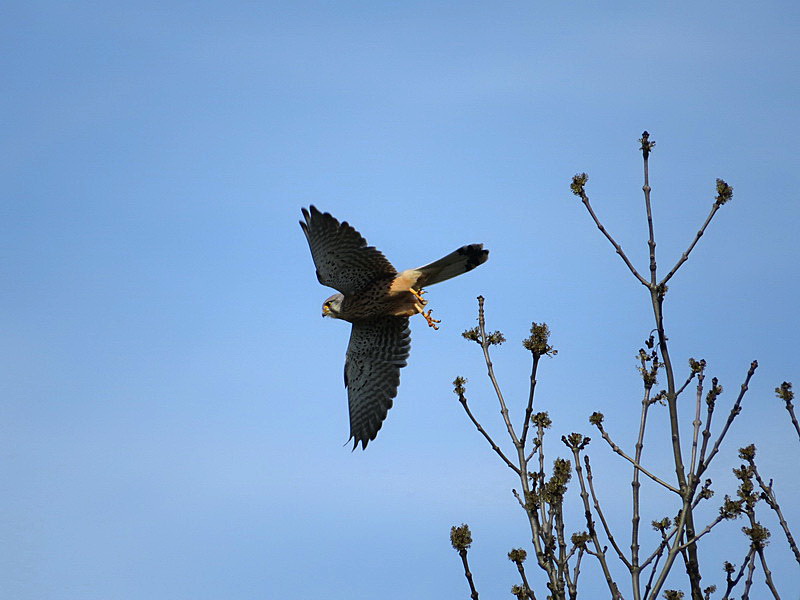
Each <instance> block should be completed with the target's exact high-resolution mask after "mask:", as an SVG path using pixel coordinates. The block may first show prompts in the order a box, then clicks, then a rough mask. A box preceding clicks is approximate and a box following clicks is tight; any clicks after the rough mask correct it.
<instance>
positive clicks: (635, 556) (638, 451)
mask: <svg viewBox="0 0 800 600" xmlns="http://www.w3.org/2000/svg"><path fill="white" fill-rule="evenodd" d="M654 360H655V359H654ZM645 366H646V365H645V360H644V358H642V370H644V369H645ZM652 387H653V386H652V381H650V382H649V383H648V380H645V388H644V397H643V398H642V414H641V417H640V418H639V435H638V436H637V438H636V446H635V453H634V460H635V461H636V463H637V464H638V463H641V461H642V451H643V450H644V432H645V429H646V426H647V410H648V409H649V408H650V391H651V390H652ZM589 482H590V489H591V487H592V486H591V479H590V480H589ZM641 487H642V484H641V483H640V482H639V469H637V468H635V467H634V469H633V478H632V480H631V504H632V509H631V512H632V516H631V565H630V567H629V568H630V570H631V583H632V587H633V598H634V600H639V599H640V598H641V581H640V576H641V569H640V568H639V523H640V521H641V516H640V511H639V501H640V500H639V497H640V496H639V492H640V489H641ZM592 493H594V492H592Z"/></svg>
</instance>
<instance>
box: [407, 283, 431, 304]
mask: <svg viewBox="0 0 800 600" xmlns="http://www.w3.org/2000/svg"><path fill="white" fill-rule="evenodd" d="M408 291H409V292H411V293H412V294H414V297H415V298H416V299H417V300H419V303H420V304H422V306H425V305H426V304H427V303H428V301H427V300H425V298H423V297H422V294H424V293H425V290H423V289H420V290H419V291H417V290H415V289H414V288H412V287H410V288H408Z"/></svg>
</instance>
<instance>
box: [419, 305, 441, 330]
mask: <svg viewBox="0 0 800 600" xmlns="http://www.w3.org/2000/svg"><path fill="white" fill-rule="evenodd" d="M432 312H433V309H430V310H429V311H428V312H427V313H426V312H423V313H422V316H423V317H425V320H426V321H427V322H428V327H433V328H434V329H436V330H438V329H439V328H438V327H437V326H436V323H441V322H442V321H441V319H434V318H433V317H432V316H431V313H432Z"/></svg>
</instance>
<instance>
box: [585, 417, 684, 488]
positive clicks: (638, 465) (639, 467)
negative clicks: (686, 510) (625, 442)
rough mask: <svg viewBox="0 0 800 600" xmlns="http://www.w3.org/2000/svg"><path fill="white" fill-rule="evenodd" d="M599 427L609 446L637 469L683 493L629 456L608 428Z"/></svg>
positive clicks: (665, 485) (657, 481) (666, 486)
mask: <svg viewBox="0 0 800 600" xmlns="http://www.w3.org/2000/svg"><path fill="white" fill-rule="evenodd" d="M597 427H598V429H599V430H600V434H601V435H602V436H603V439H604V440H605V441H606V442H608V445H609V446H611V449H612V450H613V451H614V452H616V453H617V454H619V455H620V456H621V457H622V458H624V459H625V460H627V461H628V462H629V463H631V464H632V465H633V466H634V467H636V469H638V470H639V471H641V472H642V473H644V474H645V475H647V476H648V477H649V478H650V479H652V480H653V481H655V482H656V483H658V484H661V485H663V486H664V487H665V488H667V489H668V490H669V491H671V492H675V493H676V494H678V495H680V493H681V492H680V490H679V489H678V488H676V487H674V486H672V485H670V484H668V483H667V482H666V481H664V480H663V479H661V478H659V477H657V476H656V475H653V474H652V473H651V472H650V471H648V470H647V469H645V468H644V467H643V466H642V465H640V464H639V463H637V462H636V461H635V460H633V459H632V458H631V457H630V456H628V455H627V454H625V452H624V451H623V450H622V448H620V447H619V446H617V445H616V444H615V443H614V442H613V440H612V439H611V438H610V437H609V435H608V433H607V432H606V430H605V429H604V428H603V427H602V425H598V426H597Z"/></svg>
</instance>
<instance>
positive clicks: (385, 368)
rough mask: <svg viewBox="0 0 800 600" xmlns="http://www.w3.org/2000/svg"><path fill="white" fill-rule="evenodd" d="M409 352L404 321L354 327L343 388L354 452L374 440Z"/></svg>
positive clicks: (379, 321) (390, 319)
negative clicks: (359, 445)
mask: <svg viewBox="0 0 800 600" xmlns="http://www.w3.org/2000/svg"><path fill="white" fill-rule="evenodd" d="M410 351H411V330H410V329H409V327H408V318H407V317H381V318H379V319H374V320H372V321H363V322H359V323H353V330H352V332H351V333H350V344H349V345H348V347H347V360H346V362H345V365H344V384H345V387H347V397H348V400H349V404H350V438H351V439H353V440H354V442H353V449H355V448H356V446H358V444H359V443H361V446H362V448H366V447H367V444H368V443H369V442H370V441H371V440H374V439H375V436H376V435H378V430H379V429H380V428H381V425H382V424H383V420H384V419H385V418H386V414H387V413H388V412H389V409H390V408H391V407H392V398H394V397H395V396H396V395H397V386H399V385H400V369H401V368H402V367H405V366H406V359H407V358H408V355H409V352H410Z"/></svg>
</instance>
